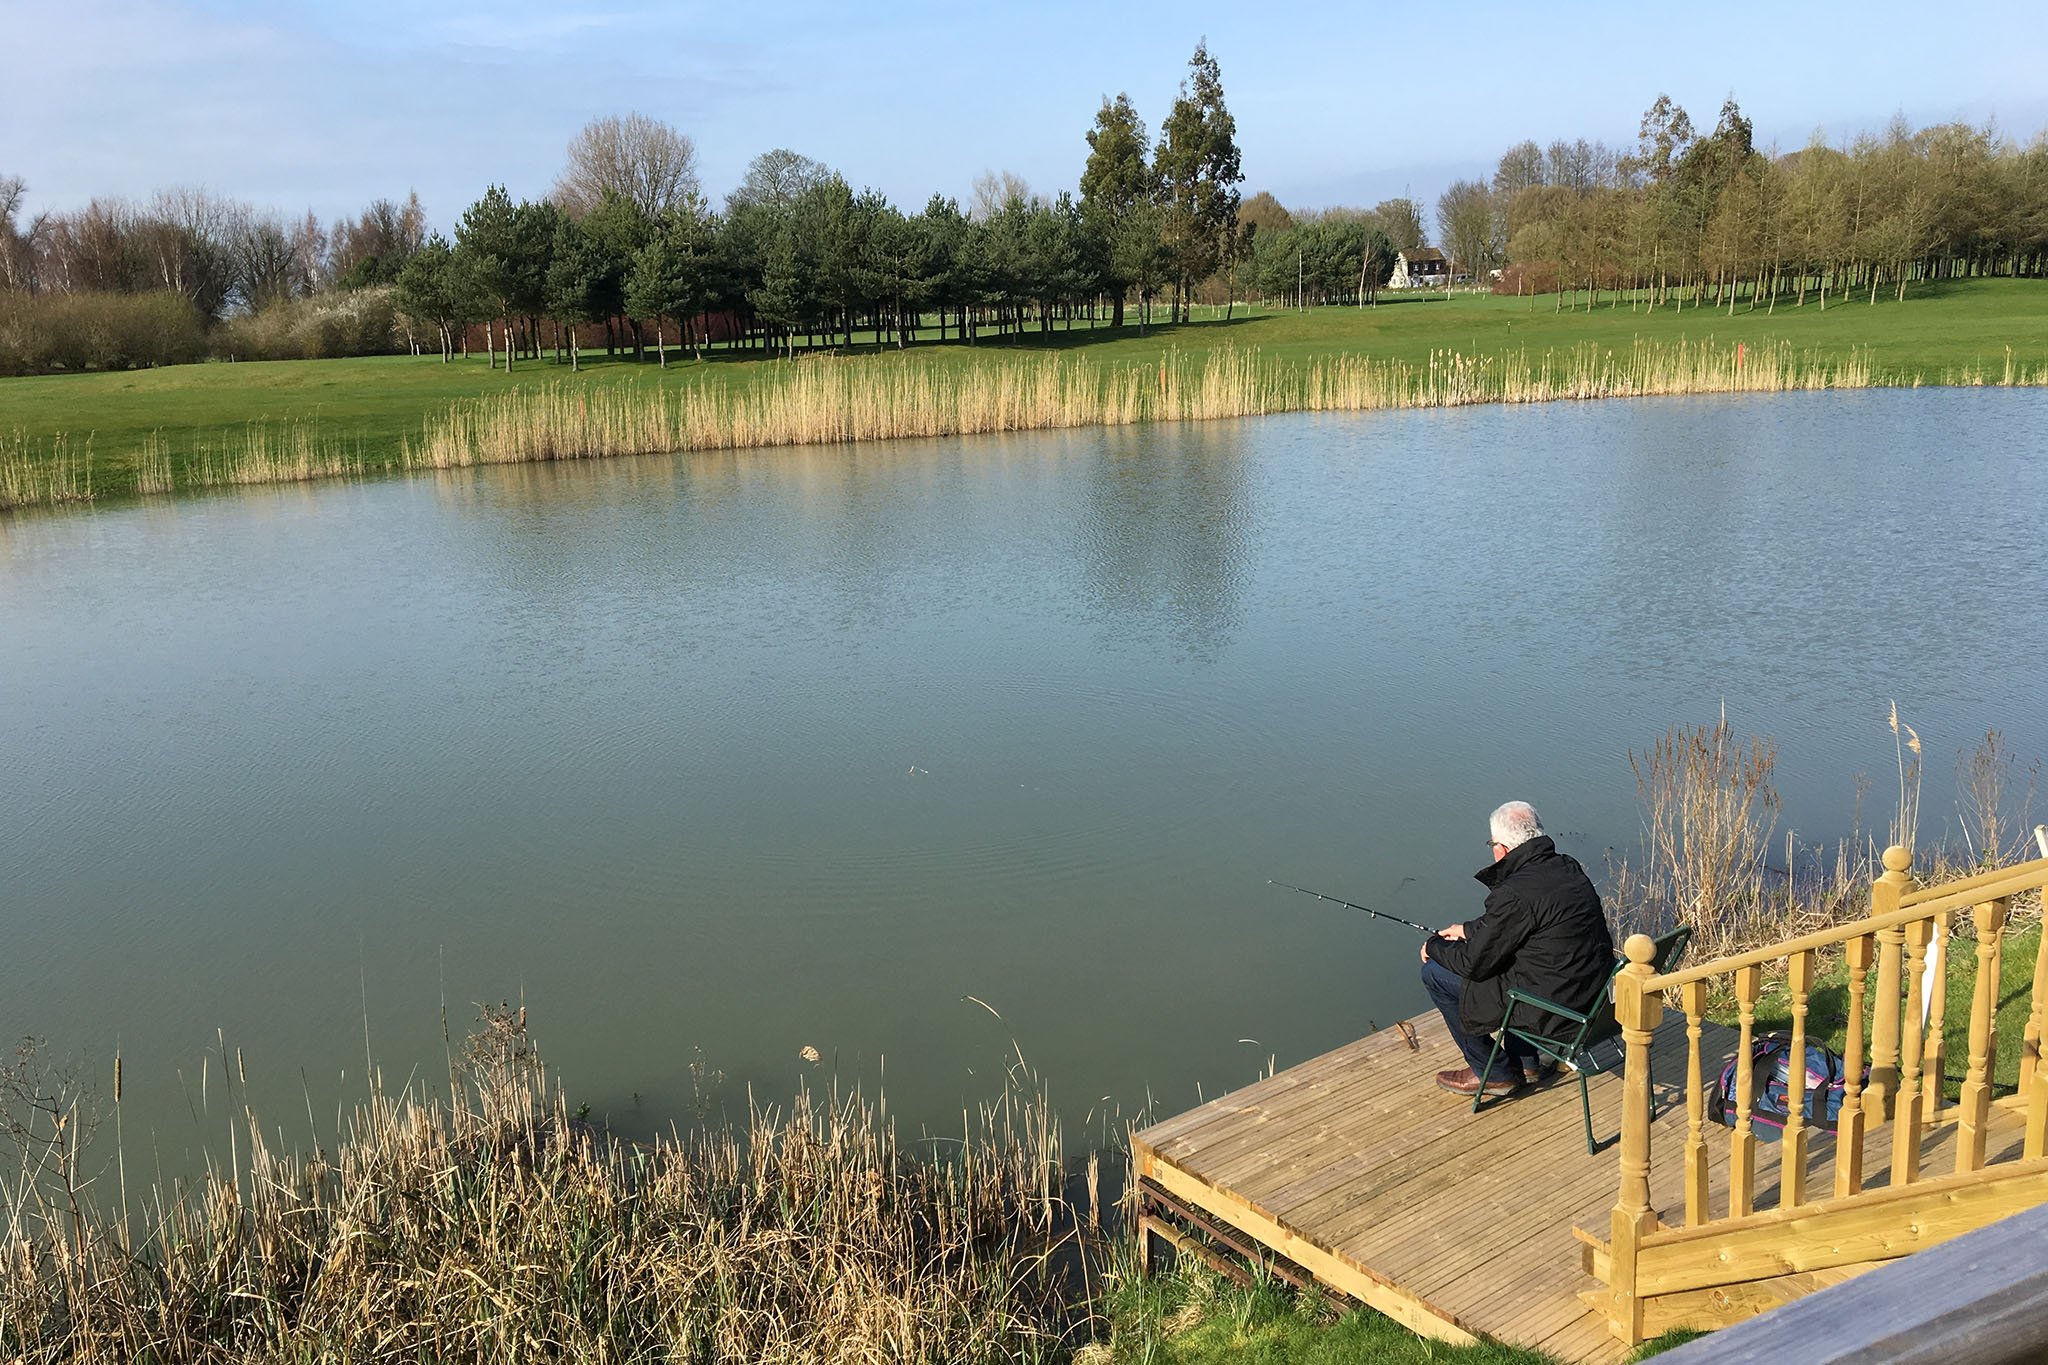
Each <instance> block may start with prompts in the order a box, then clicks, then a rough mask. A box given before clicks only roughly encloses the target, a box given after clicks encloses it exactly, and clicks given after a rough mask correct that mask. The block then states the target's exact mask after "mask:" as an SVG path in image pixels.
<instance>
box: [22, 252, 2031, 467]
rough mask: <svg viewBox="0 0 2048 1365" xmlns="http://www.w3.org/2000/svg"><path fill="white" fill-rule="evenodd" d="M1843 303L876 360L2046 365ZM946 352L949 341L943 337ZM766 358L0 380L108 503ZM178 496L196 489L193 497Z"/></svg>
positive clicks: (1408, 306) (1287, 326)
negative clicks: (1646, 344) (1809, 356)
mask: <svg viewBox="0 0 2048 1365" xmlns="http://www.w3.org/2000/svg"><path fill="white" fill-rule="evenodd" d="M1866 297H1867V296H1861V295H1859V296H1857V297H1854V298H1852V299H1851V300H1850V301H1849V302H1847V303H1843V302H1842V301H1841V299H1840V297H1839V296H1836V297H1835V298H1833V299H1831V300H1830V302H1829V304H1828V306H1827V308H1826V309H1825V310H1823V309H1822V308H1821V307H1820V305H1819V303H1818V302H1817V301H1816V299H1814V298H1813V297H1812V296H1811V295H1809V297H1808V300H1807V302H1806V304H1805V306H1804V307H1803V308H1802V307H1793V306H1791V305H1790V304H1789V303H1787V302H1783V301H1781V303H1780V305H1779V307H1778V308H1777V309H1776V311H1775V312H1773V313H1766V312H1762V311H1750V310H1748V308H1747V307H1746V305H1744V306H1739V307H1738V308H1737V310H1736V311H1735V312H1734V313H1733V314H1732V315H1730V314H1729V313H1727V312H1725V311H1716V310H1713V309H1702V308H1692V307H1686V308H1684V309H1674V308H1671V307H1669V306H1666V307H1664V308H1660V309H1656V310H1654V311H1651V310H1647V309H1632V308H1631V307H1630V306H1629V304H1628V303H1627V302H1625V301H1624V302H1622V303H1621V304H1620V305H1619V306H1617V305H1616V304H1615V302H1614V296H1612V295H1606V296H1603V299H1602V302H1601V303H1600V304H1599V305H1598V307H1596V308H1594V309H1592V310H1590V311H1586V310H1584V309H1583V306H1582V307H1581V309H1580V310H1579V311H1570V310H1567V311H1564V312H1559V311H1557V306H1556V305H1557V300H1556V297H1555V296H1554V295H1545V296H1540V297H1537V298H1533V299H1515V298H1494V297H1491V296H1486V295H1460V296H1457V297H1455V298H1451V299H1448V300H1447V299H1445V298H1443V297H1442V296H1441V295H1434V296H1430V297H1427V298H1421V297H1414V296H1407V297H1397V298H1386V299H1383V301H1382V302H1381V303H1380V304H1379V306H1378V307H1373V308H1364V309H1358V308H1343V307H1326V308H1320V309H1315V310H1311V311H1308V312H1302V313H1296V312H1288V311H1271V310H1252V311H1250V312H1249V313H1247V312H1246V311H1244V310H1242V309H1240V310H1239V311H1238V314H1237V316H1236V317H1234V318H1232V319H1231V320H1229V321H1222V320H1209V319H1208V318H1206V317H1204V318H1202V319H1200V320H1197V321H1195V322H1192V323H1188V324H1184V325H1181V326H1178V327H1153V328H1150V329H1149V330H1148V331H1147V333H1146V334H1145V335H1143V336H1140V335H1139V331H1138V328H1137V326H1136V324H1135V313H1133V314H1132V319H1133V320H1132V322H1131V323H1130V325H1127V326H1126V327H1125V328H1124V329H1123V330H1122V331H1121V332H1120V333H1114V334H1113V333H1111V332H1109V331H1108V329H1106V328H1102V329H1092V330H1091V329H1087V328H1084V327H1080V326H1077V327H1076V328H1074V329H1073V330H1071V331H1069V330H1066V329H1064V328H1060V329H1057V330H1055V331H1053V332H1050V333H1040V332H1036V331H1033V332H1027V333H1026V334H1025V335H1024V336H1022V337H1021V338H1018V337H1011V338H1004V339H1000V340H998V339H994V338H984V339H983V340H982V341H980V342H979V343H977V344H976V345H973V346H968V345H963V344H961V343H959V342H957V341H948V342H947V343H946V344H944V345H943V346H939V345H933V344H926V345H921V346H917V347H913V348H911V349H910V350H909V351H908V352H906V353H900V354H899V353H898V352H897V351H896V350H895V349H894V348H893V347H890V348H887V349H884V350H881V351H879V352H877V353H876V354H875V355H874V356H873V358H872V363H875V364H878V365H892V364H900V363H903V361H904V359H905V358H906V357H908V358H911V359H913V360H915V361H916V362H917V363H924V364H932V363H936V364H942V365H947V366H957V367H966V366H973V365H977V364H982V363H985V362H986V361H988V360H989V359H991V358H995V357H1015V356H1016V355H1018V354H1020V353H1026V352H1030V351H1035V350H1041V349H1045V348H1049V347H1050V348H1070V347H1085V348H1086V350H1087V351H1088V353H1089V355H1090V356H1091V357H1093V358H1095V359H1098V360H1100V361H1103V362H1106V363H1110V364H1133V365H1135V364H1141V363H1147V362H1154V361H1156V360H1157V359H1158V358H1159V357H1160V356H1161V355H1162V354H1163V353H1165V352H1167V351H1169V350H1174V349H1177V350H1179V351H1180V352H1182V353H1183V354H1185V355H1188V356H1190V357H1199V356H1200V355H1201V354H1202V353H1204V352H1207V351H1209V350H1211V349H1213V348H1216V347H1221V346H1234V347H1238V348H1243V349H1256V350H1257V351H1258V353H1259V354H1260V356H1261V357H1262V358H1264V359H1266V360H1269V361H1280V362H1296V363H1306V362H1309V361H1313V360H1317V359H1324V358H1329V357H1333V356H1340V355H1347V354H1348V355H1370V356H1376V357H1386V358H1392V359H1403V360H1409V361H1422V362H1425V363H1426V362H1427V360H1428V358H1429V356H1430V354H1431V353H1432V352H1438V351H1454V352H1459V353H1462V354H1465V355H1467V356H1476V355H1485V354H1502V353H1513V352H1518V351H1523V352H1527V353H1528V354H1529V355H1531V356H1540V355H1541V354H1542V353H1543V352H1545V351H1546V350H1570V349H1571V348H1574V347H1579V346H1585V345H1589V344H1590V345H1593V346H1598V347H1627V346H1628V345H1629V344H1630V343H1631V342H1632V341H1635V340H1637V339H1643V340H1654V341H1676V340H1679V339H1681V338H1683V339H1689V340H1693V341H1702V340H1707V339H1712V340H1714V341H1717V342H1727V343H1730V344H1732V343H1734V342H1737V341H1745V342H1749V343H1752V344H1754V343H1758V342H1764V341H1778V340H1782V341H1786V342H1789V343H1790V344H1791V345H1793V346H1795V347H1798V348H1802V349H1809V350H1812V351H1815V352H1819V353H1826V354H1835V355H1840V354H1846V353H1848V352H1850V351H1851V350H1859V349H1860V350H1864V351H1866V352H1867V354H1868V355H1869V357H1870V360H1871V362H1872V364H1873V366H1874V368H1875V370H1876V373H1877V375H1878V377H1879V379H1880V382H1892V383H1898V382H1904V383H1911V382H1914V381H1915V380H1916V379H1917V380H1918V381H1919V382H1923V383H1936V384H1939V383H1971V382H1991V383H1996V382H1998V381H1999V379H2000V377H2001V375H2002V374H2003V372H2004V366H2005V361H2006V355H2007V348H2008V347H2010V348H2012V350H2013V352H2014V354H2015V356H2016V358H2017V359H2018V361H2019V362H2020V363H2021V364H2022V365H2024V366H2026V367H2027V368H2028V369H2029V370H2030V371H2036V372H2038V371H2039V370H2040V368H2041V367H2042V366H2043V364H2044V363H2048V285H2044V284H2042V283H2041V282H2038V281H2025V280H1971V281H1960V282H1953V283H1936V284H1923V285H1915V286H1914V287H1913V288H1912V290H1911V292H1910V293H1909V296H1908V297H1907V299H1906V301H1905V302H1904V303H1896V302H1893V301H1892V299H1891V298H1890V297H1889V295H1888V294H1886V293H1885V292H1884V291H1880V293H1879V297H1878V302H1877V303H1876V304H1875V305H1874V306H1873V305H1871V304H1868V303H1867V302H1865V301H1864V299H1865V298H1866ZM931 335H933V336H935V335H936V334H935V333H933V334H931ZM852 349H853V350H854V351H856V352H864V351H873V350H874V347H873V345H872V334H871V333H868V334H863V333H856V345H855V346H854V347H853V348H852ZM759 354H760V353H758V352H740V353H729V352H727V351H725V350H724V349H722V348H721V349H718V350H716V351H715V352H714V353H713V354H712V356H711V358H710V359H708V360H707V361H705V362H702V363H698V362H694V361H692V360H690V359H688V358H687V356H686V355H672V357H671V362H670V365H669V367H668V369H667V370H666V371H663V370H661V369H659V368H658V367H657V366H656V365H655V364H654V363H653V362H652V359H651V353H650V359H649V360H648V361H647V362H645V363H634V362H633V361H632V360H631V359H630V358H623V359H606V358H605V357H604V355H603V354H602V352H601V351H600V352H599V353H597V354H595V355H592V354H590V353H588V352H586V353H585V356H584V359H583V368H582V370H581V371H580V372H577V373H571V371H570V370H569V367H568V366H567V365H566V364H562V365H557V364H556V363H554V361H553V359H552V358H551V356H550V357H548V358H543V359H542V360H539V361H531V360H522V361H520V362H519V363H518V366H517V368H516V369H514V370H513V371H512V372H511V373H510V374H509V375H508V374H506V373H505V372H504V371H503V370H498V371H492V370H490V369H489V368H487V367H486V364H485V361H484V359H483V357H482V356H481V355H477V356H473V357H472V358H471V359H469V360H466V361H463V360H458V361H455V362H453V363H450V364H445V365H444V364H443V363H441V361H440V359H439V358H438V357H436V356H426V357H419V358H414V357H407V356H381V357H375V358H369V359H360V360H314V361H271V362H252V363H243V364H222V363H209V364H202V365H190V366H178V367H171V368H166V369H161V370H149V371H135V372H127V373H112V374H81V375H59V376H49V377H36V378H20V379H7V380H0V454H4V455H6V456H8V457H10V458H13V459H17V460H31V461H32V460H37V459H43V458H49V457H50V454H51V452H52V451H53V450H54V449H55V446H54V444H53V443H54V438H56V437H58V436H60V435H62V436H64V437H66V438H67V448H68V449H69V450H70V451H71V452H73V454H74V455H75V454H76V453H77V452H78V451H79V450H80V449H81V447H82V445H83V443H85V442H87V441H88V440H89V442H90V445H89V451H90V465H91V485H92V490H93V492H94V494H95V495H97V496H108V495H116V496H118V495H119V494H121V493H124V492H127V491H130V490H132V488H133V487H134V484H135V475H136V466H137V456H138V454H139V452H140V450H141V448H142V446H143V444H144V442H145V441H146V440H148V439H149V437H150V435H151V433H153V432H154V433H159V434H160V436H161V437H162V438H163V439H164V440H165V442H166V444H167V445H168V446H169V447H170V449H171V451H172V455H171V458H172V459H173V460H177V459H179V458H181V457H180V456H179V455H178V453H177V452H178V451H179V450H181V449H183V448H188V447H191V446H192V445H194V443H195V442H204V441H212V442H214V443H216V444H228V443H231V442H233V441H235V440H237V439H239V438H240V437H241V435H242V434H243V433H244V432H245V431H246V430H247V428H248V425H249V424H250V423H254V422H261V423H264V424H266V426H268V427H271V428H272V429H276V428H280V427H291V426H297V425H301V424H308V425H310V426H311V427H312V429H313V431H314V433H315V434H316V436H317V438H318V439H320V440H322V441H335V440H338V441H340V442H342V443H344V444H345V445H346V447H347V448H348V450H349V452H350V453H351V454H352V455H356V456H358V457H359V458H360V459H361V460H362V461H363V463H364V464H366V465H367V466H369V467H371V468H377V467H381V466H385V465H390V464H395V463H396V462H397V460H398V457H399V453H400V451H401V449H402V447H403V444H404V442H406V441H407V440H408V439H412V440H417V439H418V438H419V436H420V434H421V433H422V431H423V429H424V427H425V425H426V424H427V423H428V422H430V421H432V420H434V419H435V418H437V417H439V416H440V415H441V414H442V413H443V412H445V411H446V409H447V407H448V405H449V404H450V403H451V402H453V401H454V400H457V399H462V398H473V397H476V396H479V395H484V394H491V393H499V392H503V391H505V390H506V389H508V388H511V387H513V386H535V385H548V384H554V385H567V386H577V385H586V386H596V385H616V384H621V383H638V384H642V385H654V384H672V385H684V384H699V383H704V382H714V383H718V384H722V385H735V386H746V385H751V384H753V383H755V382H756V381H757V380H758V379H759V378H760V377H762V376H764V375H766V374H769V373H772V372H773V367H775V366H777V365H780V364H783V363H785V362H781V361H777V360H770V359H763V358H759ZM180 482H181V484H182V482H183V480H182V479H181V481H180Z"/></svg>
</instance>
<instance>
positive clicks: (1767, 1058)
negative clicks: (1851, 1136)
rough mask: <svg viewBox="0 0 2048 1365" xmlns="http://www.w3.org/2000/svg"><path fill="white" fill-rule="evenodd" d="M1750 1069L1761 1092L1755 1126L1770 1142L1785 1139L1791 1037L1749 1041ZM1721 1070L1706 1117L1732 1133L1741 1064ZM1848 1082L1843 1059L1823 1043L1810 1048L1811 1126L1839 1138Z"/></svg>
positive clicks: (1732, 1062)
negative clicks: (1844, 1091)
mask: <svg viewBox="0 0 2048 1365" xmlns="http://www.w3.org/2000/svg"><path fill="white" fill-rule="evenodd" d="M1749 1057H1750V1065H1751V1067H1752V1068H1753V1072H1754V1079H1753V1084H1754V1085H1755V1087H1756V1094H1755V1103H1754V1105H1753V1107H1752V1108H1751V1111H1750V1126H1751V1129H1752V1131H1754V1132H1755V1133H1756V1135H1757V1136H1758V1137H1760V1138H1762V1139H1764V1140H1765V1141H1766V1142H1775V1141H1777V1140H1778V1139H1779V1138H1781V1137H1783V1136H1784V1135H1785V1120H1786V1119H1787V1118H1788V1117H1790V1115H1789V1112H1788V1105H1789V1104H1790V1100H1791V1094H1792V1039H1791V1036H1790V1035H1789V1034H1783V1033H1766V1034H1764V1035H1762V1036H1761V1037H1757V1038H1752V1039H1750V1043H1749ZM1740 1060H1741V1059H1740V1058H1734V1059H1731V1060H1730V1061H1729V1063H1728V1065H1727V1066H1725V1067H1723V1068H1722V1069H1721V1079H1720V1080H1719V1081H1718V1082H1716V1083H1715V1085H1714V1089H1713V1093H1712V1094H1710V1095H1709V1096H1708V1097H1707V1113H1708V1114H1709V1115H1710V1116H1711V1117H1712V1118H1713V1120H1714V1122H1716V1123H1719V1124H1722V1125H1724V1126H1726V1127H1729V1128H1733V1127H1734V1126H1735V1120H1736V1118H1737V1115H1738V1111H1737V1109H1736V1106H1735V1088H1736V1076H1735V1071H1736V1062H1738V1061H1740ZM1847 1080H1848V1076H1847V1068H1846V1067H1845V1066H1844V1065H1843V1063H1842V1059H1841V1058H1840V1057H1839V1056H1837V1055H1836V1054H1835V1053H1833V1052H1831V1051H1829V1050H1828V1049H1827V1048H1826V1047H1824V1046H1822V1045H1821V1044H1819V1043H1815V1042H1809V1043H1807V1045H1806V1123H1807V1125H1808V1126H1809V1127H1813V1128H1819V1129H1821V1130H1822V1131H1824V1132H1830V1133H1832V1132H1834V1131H1835V1126H1836V1124H1837V1123H1838V1122H1839V1121H1840V1116H1841V1113H1842V1090H1843V1087H1844V1085H1845V1083H1846V1082H1847Z"/></svg>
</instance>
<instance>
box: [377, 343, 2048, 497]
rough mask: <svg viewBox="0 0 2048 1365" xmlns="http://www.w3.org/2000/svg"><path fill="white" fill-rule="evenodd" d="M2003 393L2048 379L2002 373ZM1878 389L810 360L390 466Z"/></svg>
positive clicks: (1230, 352) (1358, 361)
mask: <svg viewBox="0 0 2048 1365" xmlns="http://www.w3.org/2000/svg"><path fill="white" fill-rule="evenodd" d="M2008 368H2009V371H2010V373H2011V375H2012V376H2013V378H2012V379H2011V381H2010V382H2014V383H2022V382H2024V383H2035V382H2041V381H2042V380H2043V379H2044V378H2048V375H2044V374H2035V373H2033V372H2031V371H2027V370H2026V369H2025V368H2024V367H2023V366H2018V365H2017V364H2016V363H2014V364H2010V365H2009V367H2008ZM1882 382H1885V381H1884V380H1883V379H1882V378H1881V376H1880V375H1879V373H1878V371H1877V369H1876V367H1875V366H1874V365H1873V364H1872V362H1871V359H1870V355H1869V353H1868V352H1867V351H1864V350H1856V351H1852V352H1850V353H1849V354H1847V355H1843V356H1834V355H1824V354H1816V353H1812V352H1802V351H1795V350H1794V349H1793V348H1792V347H1791V346H1790V345H1786V344H1779V345H1759V346H1753V347H1750V346H1742V345H1735V346H1729V345H1720V344H1715V343H1712V342H1690V341H1680V342H1671V343H1656V342H1648V341H1638V342H1637V343H1636V344H1634V345H1633V346H1631V347H1629V348H1628V349H1627V350H1614V349H1611V348H1603V347H1598V346H1591V345H1587V346H1579V347H1574V348H1572V349H1571V350H1569V351H1563V352H1558V351H1546V352H1543V353H1542V354H1540V355H1536V356H1531V355H1530V354H1529V353H1527V352H1516V353H1513V354H1510V355H1506V356H1500V355H1480V356H1468V355H1464V354H1462V353H1459V352H1456V351H1438V352H1435V353H1433V354H1432V355H1431V356H1430V358H1429V360H1428V362H1427V363H1426V364H1411V363H1409V362H1407V361H1402V360H1384V359H1376V358H1374V357H1371V356H1340V357H1335V358H1332V359H1329V360H1321V361H1316V362H1313V363H1311V364H1308V365H1297V364H1293V363H1286V362H1275V361H1270V360H1268V359H1266V358H1265V357H1263V356H1262V355H1261V354H1260V353H1259V352H1258V351H1256V350H1238V349H1236V348H1232V347H1225V348H1223V349H1220V350H1216V351H1211V352H1208V353H1206V354H1205V355H1203V356H1202V357H1200V358H1199V359H1198V358H1193V357H1190V356H1187V355H1184V354H1180V353H1171V354H1168V355H1166V356H1164V357H1162V358H1161V359H1160V360H1159V361H1158V362H1157V363H1156V365H1155V364H1152V363H1147V364H1144V365H1135V366H1134V365H1103V364H1099V363H1097V362H1095V361H1092V360H1090V359H1089V358H1087V357H1086V356H1070V355H1064V354H1055V355H1048V356H1044V357H1041V358H1037V359H1033V360H1026V361H991V362H988V363H985V364H982V365H978V366H973V367H967V368H961V367H957V366H953V365H948V364H945V363H943V362H940V363H934V362H931V361H924V362H919V361H915V360H912V361H909V362H906V363H902V364H895V365H887V366H884V365H877V364H875V363H874V362H872V361H863V360H840V359H833V358H831V357H815V358H809V359H806V360H803V361H800V362H798V363H796V364H794V365H791V366H788V367H787V368H785V369H783V370H780V371H778V372H776V373H774V374H771V375H769V376H768V377H766V378H765V379H764V380H763V381H762V382H761V383H760V384H759V385H757V386H755V387H754V388H752V389H749V390H744V391H736V390H734V389H733V388H730V387H728V386H726V385H723V384H719V383H716V382H713V381H709V380H699V381H697V382H696V383H694V384H689V385H685V386H683V387H680V388H668V387H657V386H649V387H644V388H643V387H640V386H638V385H634V384H627V385H622V386H619V387H617V388H610V389H591V388H581V387H577V388H569V387H563V386H559V385H549V386H545V387H542V388H537V389H525V390H520V391H518V392H514V393H507V394H500V395H494V396H491V397H487V398H479V399H473V400H468V401H464V402H461V403H458V404H456V405H454V406H453V407H452V408H451V409H450V410H449V411H448V412H447V413H446V414H445V415H444V416H442V417H440V418H437V419H431V420H429V422H428V423H427V424H426V427H425V429H424V431H423V432H422V435H421V437H420V439H419V440H418V441H417V442H409V443H408V444H407V446H406V448H405V451H404V454H403V457H402V462H403V463H404V465H405V466H406V467H408V468H415V469H453V468H463V467H467V466H471V465H483V464H510V463H524V462H528V461H544V460H573V459H591V458H602V457H605V456H613V455H638V454H653V453H659V452H667V451H695V450H731V449H739V448H746V447H765V446H785V445H821V444H831V443H838V442H849V441H881V440H895V439H901V438H904V437H921V436H955V435H978V434H984V433H991V432H1016V431H1049V430H1057V429H1061V428H1068V427H1083V426H1126V425H1131V424H1134V423H1139V422H1188V421H1209V420H1214V419H1218V418H1228V417H1253V416H1260V415H1263V414H1267V413H1275V412H1303V411H1306V412H1373V411H1381V410H1388V409H1402V408H1437V407H1460V406H1464V405H1467V404H1473V403H1547V402H1556V401H1560V400H1566V399H1587V398H1634V397H1648V396H1654V395H1670V394H1701V393H1783V392H1788V391H1792V390H1813V389H1833V388H1868V387H1871V386H1873V385H1876V384H1879V383H1882Z"/></svg>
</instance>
